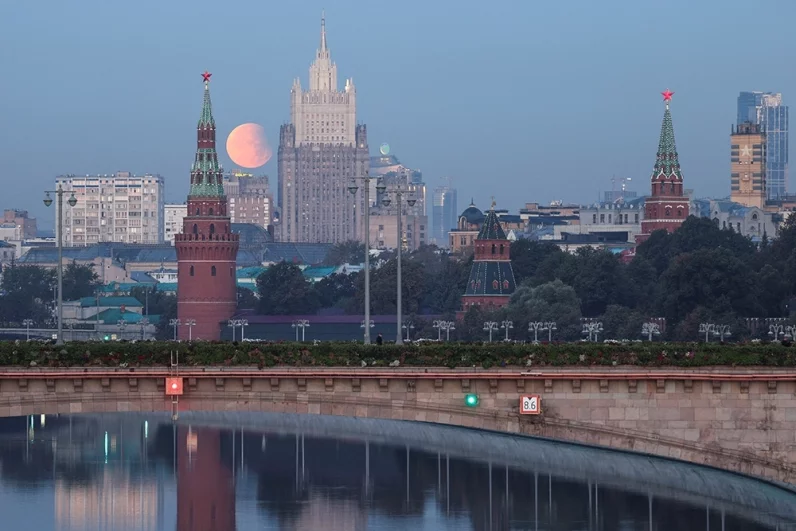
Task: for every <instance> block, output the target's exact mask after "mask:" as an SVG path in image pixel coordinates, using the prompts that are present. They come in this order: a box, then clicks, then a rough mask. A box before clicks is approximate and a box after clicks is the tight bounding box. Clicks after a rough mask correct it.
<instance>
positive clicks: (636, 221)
mask: <svg viewBox="0 0 796 531" xmlns="http://www.w3.org/2000/svg"><path fill="white" fill-rule="evenodd" d="M635 219H636V220H635V221H634V223H638V214H636V218H635Z"/></svg>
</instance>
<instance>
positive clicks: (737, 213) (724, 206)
mask: <svg viewBox="0 0 796 531" xmlns="http://www.w3.org/2000/svg"><path fill="white" fill-rule="evenodd" d="M709 205H710V206H709V208H710V218H711V219H712V220H713V223H715V224H716V225H717V226H719V227H721V228H723V229H732V230H734V231H735V232H737V233H739V234H742V235H744V236H746V237H747V238H749V239H750V240H752V241H753V242H756V243H760V241H762V239H763V235H766V236H767V237H768V238H769V239H773V238H775V237H776V236H777V229H778V227H777V225H778V223H777V220H779V219H780V218H781V217H782V216H781V215H780V214H777V213H772V212H766V211H765V210H763V209H762V208H761V207H759V206H754V205H752V206H749V205H744V204H742V203H737V202H733V201H710V202H709Z"/></svg>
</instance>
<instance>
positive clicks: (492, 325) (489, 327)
mask: <svg viewBox="0 0 796 531" xmlns="http://www.w3.org/2000/svg"><path fill="white" fill-rule="evenodd" d="M497 329H498V324H497V321H484V330H486V331H487V332H489V342H490V343H491V342H492V332H493V331H495V330H497Z"/></svg>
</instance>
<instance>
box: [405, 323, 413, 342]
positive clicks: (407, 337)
mask: <svg viewBox="0 0 796 531" xmlns="http://www.w3.org/2000/svg"><path fill="white" fill-rule="evenodd" d="M403 328H404V330H406V341H409V330H414V329H415V323H413V322H412V321H409V322H408V323H405V324H404V325H403Z"/></svg>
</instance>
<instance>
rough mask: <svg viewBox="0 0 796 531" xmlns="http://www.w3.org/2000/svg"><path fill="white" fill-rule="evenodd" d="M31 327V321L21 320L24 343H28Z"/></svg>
mask: <svg viewBox="0 0 796 531" xmlns="http://www.w3.org/2000/svg"><path fill="white" fill-rule="evenodd" d="M32 325H33V319H23V320H22V326H24V327H25V329H26V330H25V334H26V336H27V337H26V338H25V339H26V341H30V327H31V326H32Z"/></svg>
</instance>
